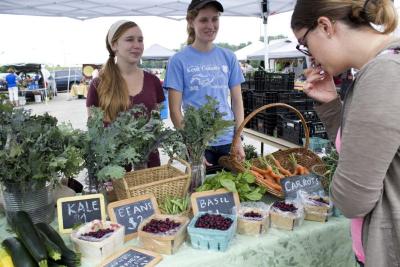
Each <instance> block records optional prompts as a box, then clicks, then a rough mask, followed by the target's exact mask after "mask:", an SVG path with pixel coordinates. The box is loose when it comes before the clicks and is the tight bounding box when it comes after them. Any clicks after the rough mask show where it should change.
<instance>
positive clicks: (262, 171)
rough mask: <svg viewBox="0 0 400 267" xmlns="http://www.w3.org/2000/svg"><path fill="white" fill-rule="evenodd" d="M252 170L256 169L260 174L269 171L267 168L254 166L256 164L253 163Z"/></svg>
mask: <svg viewBox="0 0 400 267" xmlns="http://www.w3.org/2000/svg"><path fill="white" fill-rule="evenodd" d="M250 170H253V171H255V172H258V173H259V174H264V173H266V172H267V170H263V169H260V168H258V167H256V166H254V165H252V166H251V167H250Z"/></svg>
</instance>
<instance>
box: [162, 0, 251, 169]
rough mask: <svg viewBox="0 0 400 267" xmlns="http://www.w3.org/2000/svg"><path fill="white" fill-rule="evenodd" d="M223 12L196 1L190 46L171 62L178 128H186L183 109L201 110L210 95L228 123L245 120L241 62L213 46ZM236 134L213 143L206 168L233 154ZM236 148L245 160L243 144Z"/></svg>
mask: <svg viewBox="0 0 400 267" xmlns="http://www.w3.org/2000/svg"><path fill="white" fill-rule="evenodd" d="M223 11H224V9H223V7H222V5H221V3H219V2H218V1H201V0H192V1H191V3H190V5H189V7H188V10H187V15H186V21H187V31H188V34H189V36H188V40H187V46H186V47H184V48H183V49H182V50H181V51H180V52H178V53H176V54H175V55H174V56H173V57H172V58H171V59H170V60H169V64H168V67H167V72H166V76H165V80H164V88H166V89H168V96H169V98H168V100H169V108H170V115H171V120H172V122H173V124H174V126H175V127H176V128H179V127H182V120H183V115H182V111H181V107H182V106H183V109H185V108H186V107H187V106H189V105H190V106H194V107H195V108H200V107H201V106H203V105H204V104H205V103H206V101H207V99H206V96H211V97H213V98H214V99H216V100H218V101H219V107H218V110H219V111H220V112H225V113H226V115H225V119H226V120H234V121H235V125H236V127H238V126H239V125H240V124H241V123H242V121H243V116H244V115H243V103H242V94H241V86H240V85H241V83H242V82H243V81H244V77H243V74H242V71H241V69H240V66H239V62H238V61H237V59H236V57H235V55H234V54H233V53H232V52H231V51H230V50H227V49H224V48H221V47H218V46H216V45H214V44H213V41H214V40H215V38H216V36H217V33H218V29H219V16H220V13H221V12H223ZM229 95H230V98H231V101H232V107H231V106H230V104H229ZM234 131H235V128H234V127H231V128H230V129H229V130H228V131H226V132H225V134H223V135H221V136H219V137H218V138H217V139H216V140H214V141H213V142H212V143H210V144H209V147H208V149H207V150H206V153H205V158H206V161H205V163H206V166H211V165H217V164H218V159H219V158H220V157H221V156H224V155H227V154H229V152H230V148H231V144H232V139H233V135H234ZM234 149H235V150H236V152H237V153H236V155H238V157H239V160H243V159H244V156H245V155H244V150H243V147H242V145H241V144H239V146H237V147H235V148H234Z"/></svg>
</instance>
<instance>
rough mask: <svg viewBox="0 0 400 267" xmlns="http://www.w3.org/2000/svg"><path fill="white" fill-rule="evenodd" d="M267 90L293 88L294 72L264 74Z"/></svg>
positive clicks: (290, 89)
mask: <svg viewBox="0 0 400 267" xmlns="http://www.w3.org/2000/svg"><path fill="white" fill-rule="evenodd" d="M265 79H266V83H267V88H268V89H267V90H268V91H292V90H294V73H270V72H267V73H266V75H265Z"/></svg>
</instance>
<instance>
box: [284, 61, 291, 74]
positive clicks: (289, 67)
mask: <svg viewBox="0 0 400 267" xmlns="http://www.w3.org/2000/svg"><path fill="white" fill-rule="evenodd" d="M289 72H291V66H290V62H289V61H286V62H285V65H283V69H282V73H289Z"/></svg>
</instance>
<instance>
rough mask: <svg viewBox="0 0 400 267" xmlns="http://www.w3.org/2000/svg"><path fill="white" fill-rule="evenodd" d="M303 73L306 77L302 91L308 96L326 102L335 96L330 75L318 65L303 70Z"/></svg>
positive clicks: (334, 88)
mask: <svg viewBox="0 0 400 267" xmlns="http://www.w3.org/2000/svg"><path fill="white" fill-rule="evenodd" d="M304 75H305V76H306V78H307V79H306V82H305V83H304V86H303V91H304V93H306V94H307V95H308V96H309V97H311V98H312V99H314V100H315V101H317V102H320V103H328V102H330V101H332V100H334V99H335V98H336V97H337V92H336V87H335V83H334V82H333V78H332V75H330V74H328V73H327V72H325V71H324V70H323V69H322V68H321V67H320V66H316V67H314V68H309V69H306V70H304Z"/></svg>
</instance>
